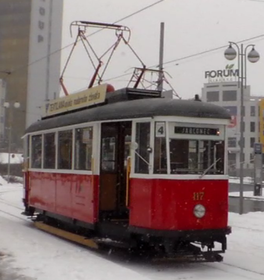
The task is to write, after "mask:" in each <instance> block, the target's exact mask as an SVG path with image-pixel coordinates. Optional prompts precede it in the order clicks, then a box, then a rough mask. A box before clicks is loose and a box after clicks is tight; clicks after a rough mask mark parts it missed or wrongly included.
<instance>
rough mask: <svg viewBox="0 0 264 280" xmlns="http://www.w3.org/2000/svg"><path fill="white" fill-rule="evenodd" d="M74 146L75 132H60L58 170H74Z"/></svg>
mask: <svg viewBox="0 0 264 280" xmlns="http://www.w3.org/2000/svg"><path fill="white" fill-rule="evenodd" d="M72 144H73V130H72V129H67V130H60V131H58V152H57V168H58V169H66V170H71V169H72V152H73V150H72ZM67 148H68V149H67Z"/></svg>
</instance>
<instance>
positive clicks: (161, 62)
mask: <svg viewBox="0 0 264 280" xmlns="http://www.w3.org/2000/svg"><path fill="white" fill-rule="evenodd" d="M163 55H164V22H161V24H160V53H159V71H160V72H159V82H158V90H160V91H162V90H163Z"/></svg>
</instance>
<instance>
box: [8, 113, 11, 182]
mask: <svg viewBox="0 0 264 280" xmlns="http://www.w3.org/2000/svg"><path fill="white" fill-rule="evenodd" d="M9 110H10V109H9ZM8 142H9V143H8V165H7V176H8V179H7V182H8V184H9V183H10V153H11V124H10V126H9V133H8Z"/></svg>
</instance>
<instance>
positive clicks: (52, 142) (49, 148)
mask: <svg viewBox="0 0 264 280" xmlns="http://www.w3.org/2000/svg"><path fill="white" fill-rule="evenodd" d="M52 136H53V137H52ZM49 138H51V139H49ZM52 138H53V139H52ZM43 144H44V146H43V148H44V149H43V168H44V169H55V166H56V134H55V132H50V133H45V134H44V135H43Z"/></svg>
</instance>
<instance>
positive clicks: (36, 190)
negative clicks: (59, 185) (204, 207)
mask: <svg viewBox="0 0 264 280" xmlns="http://www.w3.org/2000/svg"><path fill="white" fill-rule="evenodd" d="M29 185H30V194H29V204H30V206H34V207H36V208H39V209H42V210H46V211H50V212H53V213H54V212H55V186H56V174H53V173H51V174H49V173H42V172H29Z"/></svg>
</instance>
